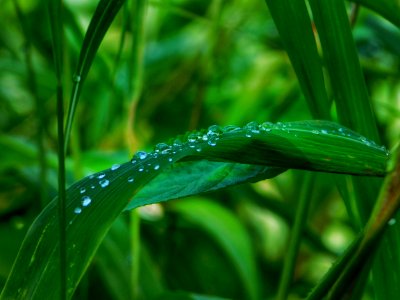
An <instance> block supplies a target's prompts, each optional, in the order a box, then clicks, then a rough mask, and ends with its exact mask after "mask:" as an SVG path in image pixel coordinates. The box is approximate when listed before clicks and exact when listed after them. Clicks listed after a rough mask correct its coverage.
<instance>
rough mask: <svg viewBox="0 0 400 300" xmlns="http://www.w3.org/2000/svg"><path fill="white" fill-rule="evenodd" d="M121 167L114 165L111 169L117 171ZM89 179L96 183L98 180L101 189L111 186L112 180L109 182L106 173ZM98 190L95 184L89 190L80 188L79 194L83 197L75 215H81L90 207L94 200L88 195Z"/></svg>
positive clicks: (75, 209) (75, 210) (91, 176)
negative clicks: (91, 191)
mask: <svg viewBox="0 0 400 300" xmlns="http://www.w3.org/2000/svg"><path fill="white" fill-rule="evenodd" d="M119 167H120V165H119V164H114V165H112V167H111V168H110V170H111V171H115V170H117V169H118V168H119ZM89 179H91V180H93V181H96V180H97V184H98V185H99V186H100V187H101V188H106V187H108V186H109V185H110V180H108V179H107V178H106V174H105V173H99V174H96V175H94V174H93V175H90V176H89ZM95 188H96V185H95V183H92V184H91V185H90V186H89V189H88V188H87V187H84V186H82V187H80V188H79V194H80V195H81V203H80V205H79V206H77V207H75V208H74V213H75V214H80V213H81V212H82V211H83V209H84V208H85V207H88V206H89V205H90V204H91V203H92V198H91V197H90V196H89V195H88V193H90V190H94V189H95Z"/></svg>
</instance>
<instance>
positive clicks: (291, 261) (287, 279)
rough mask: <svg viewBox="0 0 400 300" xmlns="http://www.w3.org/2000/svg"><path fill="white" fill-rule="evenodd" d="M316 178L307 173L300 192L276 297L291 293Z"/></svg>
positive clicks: (282, 298) (280, 299) (285, 296)
mask: <svg viewBox="0 0 400 300" xmlns="http://www.w3.org/2000/svg"><path fill="white" fill-rule="evenodd" d="M314 178H315V176H314V175H313V174H312V173H307V174H306V176H305V179H304V183H303V187H302V190H301V193H300V198H299V204H298V207H297V211H296V217H295V220H294V224H293V228H292V234H291V238H290V242H289V247H288V252H287V255H286V259H285V264H284V267H283V271H282V277H281V281H280V284H279V288H278V296H277V297H276V299H278V300H284V299H287V296H288V294H289V288H290V285H291V283H292V280H293V273H294V269H295V266H296V260H297V255H298V252H299V248H300V243H301V238H302V234H303V230H304V228H305V225H306V221H307V214H308V210H309V207H310V203H311V194H312V188H313V180H314Z"/></svg>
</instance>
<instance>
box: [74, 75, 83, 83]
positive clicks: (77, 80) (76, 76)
mask: <svg viewBox="0 0 400 300" xmlns="http://www.w3.org/2000/svg"><path fill="white" fill-rule="evenodd" d="M72 81H73V82H76V83H78V82H80V81H81V76H80V75H77V74H75V75H74V76H72Z"/></svg>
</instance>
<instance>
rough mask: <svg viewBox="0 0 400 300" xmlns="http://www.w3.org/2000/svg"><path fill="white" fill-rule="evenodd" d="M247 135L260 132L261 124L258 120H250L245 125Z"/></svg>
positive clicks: (250, 135)
mask: <svg viewBox="0 0 400 300" xmlns="http://www.w3.org/2000/svg"><path fill="white" fill-rule="evenodd" d="M244 130H245V135H246V137H252V136H253V134H258V133H260V125H259V124H258V122H255V121H254V122H250V123H248V124H247V125H246V126H244Z"/></svg>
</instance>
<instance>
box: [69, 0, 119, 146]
mask: <svg viewBox="0 0 400 300" xmlns="http://www.w3.org/2000/svg"><path fill="white" fill-rule="evenodd" d="M124 2H125V0H111V1H109V0H100V2H99V4H98V5H97V8H96V11H95V12H94V15H93V17H92V19H91V22H90V24H89V27H88V30H87V33H86V35H85V38H84V40H83V45H82V49H81V53H80V55H79V61H78V65H77V69H76V72H75V74H74V77H73V83H74V84H73V88H72V94H71V101H70V103H69V109H68V116H67V120H66V125H65V147H67V146H68V140H69V136H70V134H71V127H72V121H73V118H74V115H75V110H76V106H77V105H78V99H79V96H80V92H81V89H82V85H83V83H84V81H85V79H86V76H87V74H88V72H89V69H90V67H91V65H92V62H93V59H94V57H95V56H96V53H97V50H98V48H99V46H100V43H101V41H102V40H103V38H104V35H105V34H106V32H107V30H108V28H109V27H110V25H111V23H112V21H113V20H114V18H115V16H116V15H117V13H118V11H119V10H120V8H121V7H122V5H123V4H124Z"/></svg>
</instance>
